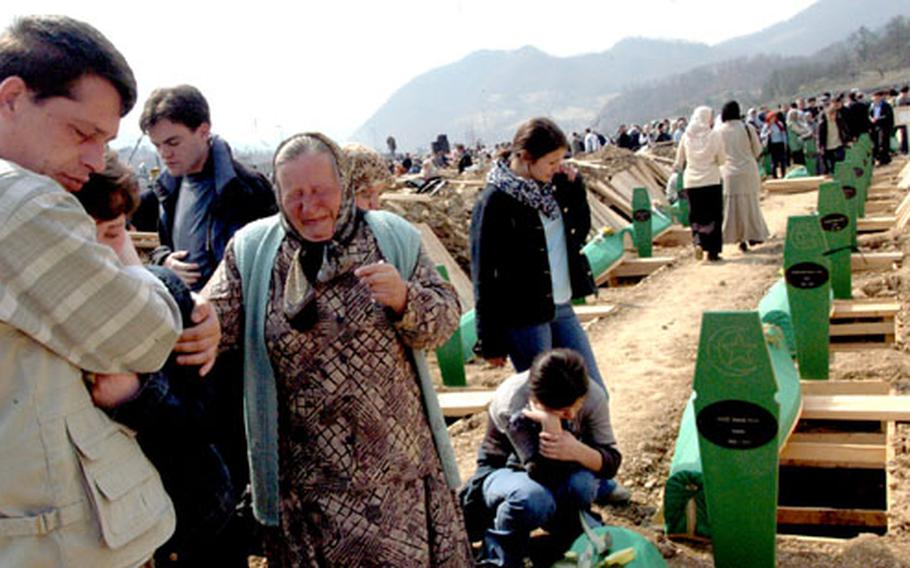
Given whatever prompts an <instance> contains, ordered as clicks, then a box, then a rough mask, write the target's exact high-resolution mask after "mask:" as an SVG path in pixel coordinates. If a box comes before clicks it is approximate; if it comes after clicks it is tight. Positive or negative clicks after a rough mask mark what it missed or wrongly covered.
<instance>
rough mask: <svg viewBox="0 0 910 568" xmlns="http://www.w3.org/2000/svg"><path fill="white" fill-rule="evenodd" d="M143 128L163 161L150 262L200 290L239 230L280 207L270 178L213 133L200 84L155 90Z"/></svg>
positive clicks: (146, 106) (147, 109)
mask: <svg viewBox="0 0 910 568" xmlns="http://www.w3.org/2000/svg"><path fill="white" fill-rule="evenodd" d="M139 126H140V127H141V128H142V131H143V132H144V133H146V134H148V136H149V138H150V139H151V141H152V144H154V145H155V149H156V150H157V151H158V155H159V156H160V157H161V159H162V160H163V161H164V165H165V167H166V171H165V172H164V173H162V174H161V176H159V177H158V180H157V182H156V184H155V194H156V195H157V197H158V201H159V203H160V208H159V213H160V216H159V220H158V236H159V238H160V240H161V247H160V248H158V249H156V250H155V251H154V252H153V253H152V261H153V262H154V263H155V264H161V265H164V266H165V267H167V268H170V269H171V270H173V271H174V272H175V273H176V274H177V275H178V276H180V278H181V279H182V280H183V281H184V282H186V284H187V285H188V286H189V287H190V289H192V290H193V291H198V290H201V289H202V287H203V286H205V283H206V282H207V281H208V279H209V277H210V276H211V275H212V272H214V270H215V267H216V266H218V263H219V262H221V257H222V256H224V247H225V245H227V242H228V241H229V240H230V238H231V237H232V236H233V235H234V233H235V232H236V231H237V230H238V229H240V228H241V227H243V226H244V225H246V224H247V223H249V222H250V221H255V220H256V219H260V218H262V217H267V216H269V215H272V214H274V213H275V212H276V211H277V210H278V208H277V206H276V204H275V195H274V192H273V191H272V187H271V184H270V183H269V182H268V180H267V179H266V178H265V176H263V175H262V174H260V173H258V172H254V171H252V170H249V169H247V168H246V167H245V166H243V165H242V164H241V163H240V162H238V161H237V160H235V159H234V157H233V155H232V154H231V149H230V147H229V146H228V145H227V143H226V142H225V141H224V140H222V139H221V138H219V137H217V136H213V135H212V134H211V119H210V117H209V106H208V102H207V101H206V100H205V97H203V96H202V93H200V92H199V90H198V89H196V88H195V87H192V86H190V85H179V86H177V87H171V88H163V89H156V90H155V91H153V92H152V94H151V96H150V97H149V99H148V100H147V101H146V102H145V108H144V109H143V111H142V116H141V118H140V119H139Z"/></svg>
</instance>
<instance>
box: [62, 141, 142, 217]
mask: <svg viewBox="0 0 910 568" xmlns="http://www.w3.org/2000/svg"><path fill="white" fill-rule="evenodd" d="M75 195H76V198H77V199H78V200H79V202H80V203H82V206H83V207H84V208H85V211H86V212H87V213H88V214H89V215H91V216H92V218H93V219H95V220H96V221H110V220H111V219H116V218H117V217H119V216H120V215H121V214H123V215H126V216H127V217H129V216H130V215H132V214H133V213H134V212H135V211H136V208H137V207H139V182H138V181H136V176H135V175H134V174H133V172H132V170H130V168H129V167H128V166H127V165H126V164H124V163H123V162H121V161H120V159H119V158H118V157H117V153H116V152H113V151H108V153H107V154H106V155H105V156H104V171H103V172H100V173H96V174H91V175H90V176H89V179H88V181H87V182H85V185H83V186H82V189H80V190H79V191H77V192H76V193H75Z"/></svg>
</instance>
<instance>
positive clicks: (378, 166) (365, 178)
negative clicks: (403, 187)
mask: <svg viewBox="0 0 910 568" xmlns="http://www.w3.org/2000/svg"><path fill="white" fill-rule="evenodd" d="M341 150H342V152H344V155H345V157H346V158H347V159H348V164H349V166H350V172H351V185H352V186H353V187H354V194H355V195H356V194H358V193H362V192H364V191H366V190H367V189H369V188H371V187H373V186H374V185H376V184H378V183H382V184H389V183H391V182H392V174H391V173H389V167H388V165H386V162H385V160H383V159H382V156H380V155H379V153H378V152H377V151H376V150H373V149H372V148H367V147H366V146H364V145H362V144H355V143H352V144H345V145H344V147H343V148H342V149H341Z"/></svg>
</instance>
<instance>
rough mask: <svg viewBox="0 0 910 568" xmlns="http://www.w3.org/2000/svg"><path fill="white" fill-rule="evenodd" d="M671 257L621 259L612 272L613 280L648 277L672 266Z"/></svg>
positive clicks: (672, 259)
mask: <svg viewBox="0 0 910 568" xmlns="http://www.w3.org/2000/svg"><path fill="white" fill-rule="evenodd" d="M674 260H676V259H675V258H673V257H672V256H652V257H650V258H629V257H626V258H623V259H622V261H621V262H620V263H619V266H617V267H616V270H614V271H613V277H614V278H628V277H634V276H648V275H649V274H652V273H653V272H655V271H656V270H658V269H659V268H661V267H663V266H668V265H670V264H673V261H674Z"/></svg>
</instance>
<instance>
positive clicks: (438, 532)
mask: <svg viewBox="0 0 910 568" xmlns="http://www.w3.org/2000/svg"><path fill="white" fill-rule="evenodd" d="M273 169H274V175H275V189H276V192H277V197H278V203H279V208H280V212H279V214H278V215H277V216H274V217H270V218H267V219H263V220H261V221H258V222H255V223H253V224H251V225H248V226H247V227H245V228H244V229H243V230H241V231H240V232H238V233H237V234H236V235H235V236H234V238H233V240H232V242H231V243H230V245H229V247H228V250H227V251H226V254H225V257H224V260H223V261H222V263H221V265H219V267H218V269H217V270H216V271H215V274H214V276H213V277H212V280H211V282H210V283H209V284H208V285H207V287H206V289H205V293H206V294H207V295H208V297H209V298H210V299H211V301H212V302H213V303H214V304H215V306H216V309H217V310H218V313H219V316H220V318H221V321H222V324H223V335H222V344H221V347H222V349H223V350H229V349H239V350H242V352H243V359H244V410H245V416H246V420H245V422H246V430H247V443H248V452H249V458H250V477H251V486H252V495H253V512H254V514H255V516H256V518H257V520H258V521H259V522H260V523H262V524H264V525H266V526H267V527H269V528H267V530H266V531H265V534H266V536H265V543H264V544H265V549H266V553H267V556H268V559H269V565H270V566H287V567H300V566H313V567H315V566H320V567H324V566H364V565H370V566H468V565H470V563H471V556H470V546H469V543H468V541H467V535H466V533H465V529H464V521H463V518H462V515H461V512H460V510H459V508H458V505H457V501H456V498H455V495H454V492H453V490H454V489H455V488H456V487H457V486H458V484H459V480H458V471H457V467H456V465H455V462H454V453H453V451H452V447H451V444H450V441H449V438H448V434H447V432H446V429H445V423H444V420H443V418H442V413H441V411H440V408H439V404H438V401H437V400H436V395H435V392H434V390H433V386H432V382H431V379H430V377H429V374H428V371H427V367H426V360H425V357H424V355H423V351H422V350H423V349H428V348H433V347H436V346H438V345H440V344H442V343H443V342H444V341H445V340H446V339H448V337H449V336H450V335H451V334H452V332H453V331H454V330H455V328H456V326H457V325H458V321H459V306H458V300H457V296H456V294H455V291H454V289H453V288H452V287H451V286H450V285H449V284H448V283H446V282H445V281H444V280H443V279H442V278H441V277H440V276H439V275H438V274H437V272H436V270H435V269H434V267H433V265H432V264H431V262H430V261H429V259H428V257H427V256H426V254H425V252H424V251H423V250H422V247H421V244H420V234H419V232H418V231H417V230H416V229H415V228H414V227H413V226H411V225H410V224H409V223H407V222H406V221H404V220H403V219H401V218H400V217H396V216H395V215H393V214H391V213H388V212H384V211H370V212H364V211H363V210H361V209H358V208H357V207H355V205H354V188H353V185H352V184H351V179H350V170H349V166H348V162H347V159H346V158H345V157H344V154H343V153H342V151H341V150H340V149H339V148H338V147H337V146H336V145H335V143H334V142H332V141H331V140H330V139H328V138H327V137H325V136H323V135H321V134H317V133H307V134H298V135H295V136H292V137H291V138H289V139H287V140H285V141H284V142H283V143H282V144H281V145H280V146H279V147H278V149H277V150H276V152H275V156H274V159H273Z"/></svg>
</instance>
